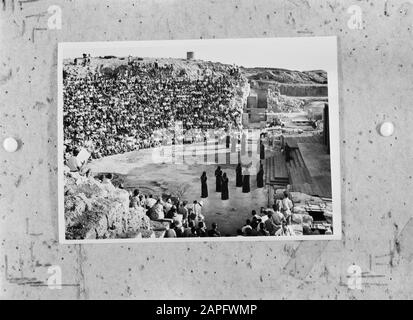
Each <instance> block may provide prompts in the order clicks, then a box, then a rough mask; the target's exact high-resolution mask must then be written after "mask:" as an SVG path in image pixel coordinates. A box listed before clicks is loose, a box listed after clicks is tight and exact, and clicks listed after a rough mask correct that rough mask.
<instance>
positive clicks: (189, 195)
mask: <svg viewBox="0 0 413 320" xmlns="http://www.w3.org/2000/svg"><path fill="white" fill-rule="evenodd" d="M137 65H138V66H139V67H138V69H136V68H134V67H135V66H137ZM154 65H155V66H156V68H157V70H161V71H159V72H158V71H156V72H158V73H156V74H155V75H154V74H151V72H152V71H151V70H152V68H147V69H146V66H154ZM163 68H164V69H163ZM136 70H138V71H136ZM142 72H143V73H142ZM164 73H165V74H164ZM64 77H65V82H64V85H65V88H66V87H70V86H74V88H75V89H73V90H71V91H70V90H66V91H65V104H64V125H65V132H64V133H65V136H64V138H65V151H66V153H65V158H66V157H68V155H69V154H70V152H71V151H72V150H73V149H75V148H84V147H88V146H89V145H88V144H89V143H90V141H100V140H103V141H105V143H106V144H105V143H101V142H98V146H99V150H98V151H96V152H95V153H93V152H92V159H91V161H90V162H89V163H88V164H87V167H88V168H89V169H90V170H91V171H92V172H93V175H94V176H95V177H98V176H100V175H102V174H105V173H109V172H110V173H112V174H114V176H115V179H114V180H113V184H114V185H115V188H114V189H113V190H112V189H108V188H107V187H106V186H103V185H101V184H100V182H99V181H98V180H96V179H94V178H84V177H81V176H79V175H77V174H70V173H68V174H67V175H66V184H65V194H66V195H67V197H65V218H66V227H67V229H70V230H78V229H79V228H82V229H83V230H82V232H81V235H80V236H79V233H77V234H75V235H74V234H73V233H71V234H70V235H69V234H68V233H67V237H68V238H73V239H74V238H79V237H80V238H123V237H162V236H163V232H162V221H161V222H154V221H150V220H149V219H148V218H147V217H146V216H145V214H143V213H142V212H135V213H134V217H132V216H133V215H131V213H130V209H129V208H128V193H127V191H128V190H134V189H136V188H138V189H139V190H140V191H141V192H143V193H145V194H153V195H156V196H160V197H163V198H167V197H174V196H178V195H179V197H180V198H181V199H187V200H188V201H190V202H192V201H193V200H200V192H201V191H200V175H201V173H202V172H204V171H205V172H206V173H207V177H208V188H209V196H208V198H205V199H202V200H203V203H204V205H203V214H204V215H205V220H206V224H207V227H208V228H209V227H210V226H211V224H212V223H213V222H215V223H217V224H218V226H219V230H220V231H221V234H222V235H227V236H235V235H236V231H237V229H239V228H240V227H241V226H242V225H243V224H244V223H245V220H246V219H247V218H250V216H251V211H252V210H258V211H259V209H260V208H261V207H268V206H271V205H272V204H273V202H274V199H276V198H277V197H279V195H280V193H281V192H282V191H283V190H286V189H287V190H289V191H290V192H291V194H292V197H293V200H294V203H295V209H296V212H295V213H296V214H297V215H300V214H306V215H311V216H312V217H313V218H314V219H313V220H314V228H315V229H318V230H319V231H320V232H321V234H323V230H325V229H326V228H325V227H323V225H324V226H325V225H329V226H331V225H332V216H333V214H332V210H331V173H330V156H329V134H328V98H327V96H328V91H327V75H326V73H325V72H323V71H319V70H317V71H309V72H299V71H290V70H283V69H274V68H242V67H235V66H230V65H225V64H221V63H213V62H208V61H200V60H194V59H154V58H138V57H134V58H131V57H125V58H117V57H95V58H91V59H90V62H88V63H84V64H79V63H73V62H72V61H71V60H66V61H65V62H64ZM153 77H156V79H160V80H159V81H158V80H156V81H153V80H148V81H147V82H145V79H153ZM135 78H138V79H140V80H139V81H141V82H140V83H139V86H140V87H139V88H140V89H141V88H142V86H143V87H146V88H147V89H148V91H149V90H151V91H153V92H154V93H153V95H149V96H147V97H142V96H140V95H139V94H138V90H136V91H135V92H134V91H133V88H134V82H133V81H132V80H130V79H135ZM85 79H87V80H85ZM101 79H111V80H105V81H115V82H116V81H117V82H119V83H116V85H117V86H119V91H120V93H119V92H114V91H113V90H112V91H111V89H110V88H111V87H110V86H112V85H113V84H112V83H111V82H110V86H109V85H107V86H106V87H99V86H97V87H96V86H95V85H94V87H93V88H92V89H90V87H91V83H98V82H99V81H100V80H101ZM113 79H116V80H113ZM142 79H143V80H142ZM166 79H167V80H166ZM183 79H184V80H183ZM205 79H208V80H205ZM136 81H137V80H136ZM142 81H143V84H142ZM208 81H211V82H208ZM214 81H217V82H218V83H219V85H220V86H219V88H218V89H216V88H214V89H213V88H210V87H209V86H211V84H212V83H214ZM175 82H176V83H175ZM194 83H196V84H195V85H194ZM201 83H207V84H206V85H205V87H203V85H199V84H201ZM162 86H163V87H162ZM186 87H187V88H186ZM194 87H196V91H194V90H193V88H194ZM108 88H109V89H108ZM131 88H132V89H131ZM175 88H179V90H178V89H177V90H175ZM80 90H85V91H84V92H82V94H80V97H78V96H77V95H79V94H78V93H77V92H79V91H80ZM99 90H102V93H101V94H97V92H99ZM178 91H179V92H178ZM217 92H218V93H217ZM221 94H223V96H224V98H223V96H222V95H221ZM88 95H89V96H90V100H89V97H88ZM158 96H161V97H162V98H161V99H158V98H157V97H158ZM96 97H98V98H96ZM145 99H153V101H151V102H150V103H149V102H148V105H150V106H151V108H154V109H155V111H153V109H151V110H147V111H146V112H147V114H145V112H141V110H140V109H131V106H130V105H129V103H130V101H138V102H137V104H142V105H143V106H145V101H147V100H145ZM188 101H194V102H193V103H194V104H195V107H194V106H193V104H192V105H191V108H190V109H188V107H187V106H186V105H188V104H189V102H188ZM105 103H109V105H105ZM79 104H81V105H82V109H80V111H79V107H78V106H79ZM206 104H208V105H206ZM112 106H116V108H117V111H116V112H117V113H116V114H114V112H111V107H112ZM158 106H162V107H161V108H158ZM169 106H171V107H169ZM173 107H176V108H177V109H178V110H180V109H179V108H181V110H182V113H179V112H173V111H171V109H173ZM206 107H207V108H208V111H207V112H203V111H202V110H203V109H204V108H206ZM159 109H161V110H159ZM165 110H166V111H165ZM188 110H189V111H188ZM228 110H230V112H228ZM152 111H153V112H155V116H154V117H149V115H150V113H151V112H152ZM134 113H136V114H137V116H136V115H135V114H134ZM188 113H190V114H188ZM209 113H211V114H212V115H214V114H215V115H216V116H210V115H208V114H209ZM169 117H171V118H173V121H167V120H170V119H169ZM102 118H103V119H102ZM197 118H198V119H197ZM199 118H201V119H199ZM104 119H106V121H114V122H116V123H121V124H122V125H120V126H119V127H118V128H117V130H116V132H115V133H113V132H112V131H110V130H107V126H106V132H105V131H104V130H101V126H104V123H105V120H104ZM130 119H132V120H133V121H131V120H130ZM159 119H164V120H163V121H162V123H161V124H159V122H160V121H159ZM165 119H167V120H165ZM194 119H195V120H194ZM211 119H213V120H211ZM201 120H204V121H201ZM76 123H77V124H78V125H77V126H75V124H76ZM145 125H146V127H145ZM71 127H75V128H76V129H75V130H70V128H71ZM66 128H69V129H68V130H66ZM79 128H82V129H81V130H80V129H79ZM142 128H143V129H142ZM171 128H172V130H171ZM167 131H168V132H167ZM131 132H134V134H131ZM148 133H149V134H148ZM157 133H158V136H160V137H161V138H160V139H157V140H154V139H153V138H148V137H149V136H150V137H153V136H156V135H157ZM243 135H244V136H243ZM112 136H113V137H112ZM227 136H228V137H229V138H230V143H229V145H228V144H227V143H226V142H227ZM151 139H152V140H151ZM260 139H262V140H261V141H262V143H263V144H264V146H265V159H260V154H259V144H260ZM141 140H149V141H150V142H146V144H145V145H143V143H142V141H141ZM238 162H241V163H242V164H243V171H244V173H245V171H246V170H248V172H249V174H250V175H251V181H250V183H251V191H250V192H249V193H242V192H241V189H240V188H236V187H235V167H236V165H237V164H238ZM260 163H262V164H263V165H264V181H265V187H264V188H257V182H256V173H257V171H258V168H259V164H260ZM217 165H219V166H221V168H222V169H223V171H224V172H226V173H227V175H228V177H229V181H230V182H229V200H227V201H222V200H221V198H220V193H216V192H215V177H214V171H215V169H216V167H217ZM118 185H122V186H123V188H124V190H120V189H118V188H116V186H118ZM85 190H86V191H85ZM93 190H95V191H93ZM66 198H67V199H66ZM108 198H110V199H112V201H107V199H108ZM103 200H104V201H103ZM75 202H84V205H82V204H75ZM97 203H100V205H99V206H97V205H96V204H97ZM92 217H93V218H92ZM136 217H139V219H137V218H136ZM299 224H300V219H297V225H298V226H297V227H298V228H297V230H299V229H300V228H299ZM298 232H299V231H298ZM75 233H76V232H75Z"/></svg>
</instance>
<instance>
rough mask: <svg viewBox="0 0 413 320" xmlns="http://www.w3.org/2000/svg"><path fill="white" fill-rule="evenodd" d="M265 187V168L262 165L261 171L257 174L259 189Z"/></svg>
mask: <svg viewBox="0 0 413 320" xmlns="http://www.w3.org/2000/svg"><path fill="white" fill-rule="evenodd" d="M262 187H264V167H263V165H262V164H260V170H259V171H258V173H257V188H262Z"/></svg>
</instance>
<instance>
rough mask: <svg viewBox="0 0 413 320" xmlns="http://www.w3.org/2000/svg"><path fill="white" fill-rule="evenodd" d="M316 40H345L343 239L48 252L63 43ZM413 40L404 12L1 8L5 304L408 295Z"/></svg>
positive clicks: (379, 7)
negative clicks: (57, 273)
mask: <svg viewBox="0 0 413 320" xmlns="http://www.w3.org/2000/svg"><path fill="white" fill-rule="evenodd" d="M52 5H57V6H58V7H59V8H60V9H61V29H53V28H52V29H50V28H49V24H48V21H49V19H50V17H51V16H52V15H53V14H54V13H55V12H56V10H51V11H48V9H49V7H50V6H52ZM352 5H356V6H357V8H356V9H357V10H358V9H361V12H359V11H357V10H356V11H354V10H353V9H354V7H353V9H352V10H353V11H352V10H350V11H348V9H349V7H350V6H352ZM354 12H356V13H354ZM360 14H361V16H360ZM353 15H355V16H356V18H357V17H358V18H360V17H361V19H359V20H358V21H356V22H354V21H353V20H351V19H353V18H354V16H353ZM52 22H53V21H52ZM51 26H52V27H53V23H52V24H51ZM323 35H337V36H338V37H339V55H338V63H339V96H340V125H341V137H340V141H339V142H337V143H340V147H341V154H342V158H341V170H342V199H343V201H342V211H343V240H342V241H331V242H301V243H300V242H274V243H268V242H265V243H264V242H263V243H260V242H255V243H245V242H242V243H234V242H231V243H190V244H181V243H175V244H165V243H162V244H157V243H151V244H144V245H139V244H129V245H114V244H112V245H70V246H62V245H59V244H58V243H57V238H58V237H57V193H56V190H57V150H56V144H57V133H56V108H57V93H56V92H57V87H56V60H57V43H58V42H59V41H103V40H104V41H106V40H107V41H110V40H149V39H191V38H193V39H199V38H237V37H283V36H323ZM412 40H413V1H397V0H389V1H384V0H382V1H377V0H374V1H373V0H372V1H356V0H353V1H320V0H314V1H310V0H309V1H305V0H303V1H300V0H291V1H259V2H256V1H243V0H242V1H237V0H231V1H212V0H210V1H205V0H202V1H200V0H187V1H167V0H164V1H136V0H135V1H125V0H122V1H114V0H113V1H102V0H99V1H98V0H92V1H87V2H86V1H80V0H77V1H59V0H54V1H46V0H44V1H43V0H22V1H17V0H2V1H1V2H0V45H1V49H0V97H1V98H0V138H1V141H3V139H4V138H5V137H7V136H14V137H16V138H18V139H19V141H20V144H21V145H20V149H19V150H18V151H17V152H15V153H11V154H9V153H6V152H5V151H4V149H2V148H1V150H0V269H1V270H0V298H2V299H6V298H32V299H47V298H56V299H62V298H66V299H87V298H90V299H92V298H97V299H100V298H154V299H156V298H176V299H179V298H196V299H204V298H241V299H242V298H252V299H257V298H277V299H281V298H290V299H291V298H305V299H307V298H310V299H315V298H325V299H334V298H343V299H349V298H355V299H363V298H364V299H366V298H384V299H394V298H413V265H412V264H413V262H412V260H413V242H412V238H413V219H412V215H413V210H412V209H413V200H412V199H413V197H412V194H413V192H412V191H413V178H412V175H413V152H412V150H413V147H412V146H413V138H412V137H413V134H412V131H411V130H412V129H411V126H410V123H411V121H412V120H413V112H412V110H413V41H412ZM383 120H390V121H393V122H394V124H395V127H396V131H395V134H394V135H393V136H391V137H387V138H384V137H381V136H380V135H379V134H378V133H377V126H378V124H379V123H380V122H382V121H383ZM353 264H354V265H357V266H359V267H360V268H361V269H360V270H361V272H362V273H361V276H362V278H361V287H354V286H351V285H350V286H348V284H349V281H352V280H353V278H351V277H350V274H349V273H348V268H349V267H350V266H351V265H353ZM55 266H58V267H60V268H61V276H62V282H63V285H62V287H61V289H53V290H52V289H51V288H50V287H48V286H47V284H48V280H50V278H49V277H50V276H51V274H52V273H53V272H52V271H51V269H50V268H55ZM52 270H54V269H52ZM349 277H350V278H349Z"/></svg>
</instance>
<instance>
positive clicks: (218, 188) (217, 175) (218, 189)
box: [215, 166, 222, 192]
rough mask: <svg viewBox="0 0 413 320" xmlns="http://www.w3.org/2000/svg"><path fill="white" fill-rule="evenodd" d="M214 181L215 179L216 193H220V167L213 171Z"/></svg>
mask: <svg viewBox="0 0 413 320" xmlns="http://www.w3.org/2000/svg"><path fill="white" fill-rule="evenodd" d="M215 179H216V183H215V184H216V192H221V191H222V170H221V167H220V166H218V168H217V169H216V170H215Z"/></svg>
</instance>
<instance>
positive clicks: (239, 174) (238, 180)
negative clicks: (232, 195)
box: [235, 163, 242, 187]
mask: <svg viewBox="0 0 413 320" xmlns="http://www.w3.org/2000/svg"><path fill="white" fill-rule="evenodd" d="M235 172H236V176H237V178H236V181H235V185H236V186H237V187H242V167H241V163H238V165H237V169H235Z"/></svg>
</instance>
